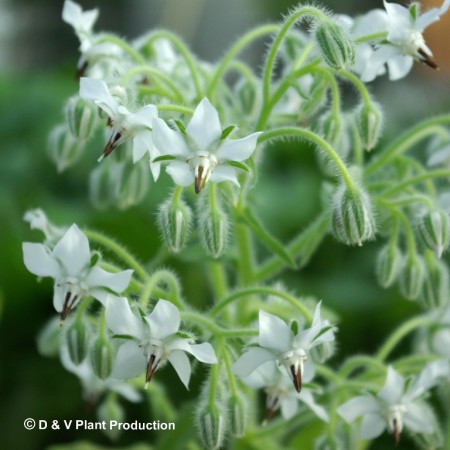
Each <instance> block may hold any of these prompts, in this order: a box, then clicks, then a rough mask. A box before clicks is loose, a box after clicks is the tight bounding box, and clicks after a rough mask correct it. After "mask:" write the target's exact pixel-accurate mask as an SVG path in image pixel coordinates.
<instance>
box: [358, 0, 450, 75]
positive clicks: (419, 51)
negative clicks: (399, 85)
mask: <svg viewBox="0 0 450 450" xmlns="http://www.w3.org/2000/svg"><path fill="white" fill-rule="evenodd" d="M419 6H420V5H419V4H418V3H412V4H411V5H410V7H409V8H405V7H404V6H401V5H398V4H396V3H388V2H386V1H384V7H385V8H386V13H387V19H388V20H387V37H386V39H387V41H388V43H387V44H384V43H383V42H382V43H381V45H380V46H379V48H377V49H376V50H375V51H374V52H373V54H372V55H371V56H370V58H369V59H368V61H367V66H366V67H365V69H364V71H363V72H362V76H361V79H362V80H363V81H372V80H373V79H374V78H375V77H376V76H377V75H379V74H380V70H381V71H382V70H383V67H384V65H385V64H386V65H387V67H388V69H389V79H391V80H398V79H400V78H403V77H405V76H406V75H407V74H408V73H409V71H410V70H411V68H412V65H413V62H414V60H418V61H421V62H423V63H425V64H427V65H428V66H430V67H432V68H434V69H436V68H437V64H436V63H435V62H434V61H433V60H432V59H431V57H432V56H433V54H432V52H431V50H430V49H429V48H428V46H427V45H426V43H425V39H424V37H423V35H422V32H423V31H424V30H425V28H426V27H427V26H428V25H430V24H432V23H433V22H436V21H437V20H439V17H440V16H441V15H442V14H444V13H445V12H446V11H447V9H448V8H449V7H450V0H445V1H444V2H443V4H442V6H441V7H440V8H431V9H429V10H428V11H427V12H425V13H424V14H420V11H419ZM381 31H382V30H381Z"/></svg>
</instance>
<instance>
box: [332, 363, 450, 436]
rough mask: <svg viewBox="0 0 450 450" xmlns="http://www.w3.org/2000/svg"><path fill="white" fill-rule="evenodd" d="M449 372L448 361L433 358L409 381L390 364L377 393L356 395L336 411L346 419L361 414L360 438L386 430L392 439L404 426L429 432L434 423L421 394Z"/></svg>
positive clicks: (421, 431)
mask: <svg viewBox="0 0 450 450" xmlns="http://www.w3.org/2000/svg"><path fill="white" fill-rule="evenodd" d="M448 375H449V364H448V362H447V361H443V360H441V361H435V362H432V363H430V364H428V366H427V367H426V368H425V369H424V370H423V371H422V372H421V373H420V374H419V375H418V376H417V377H415V378H413V379H412V380H411V381H410V382H409V383H407V382H406V381H405V379H404V378H403V377H402V376H401V375H400V374H399V373H398V372H397V371H396V370H395V369H393V368H392V367H391V366H389V367H388V370H387V377H386V382H385V384H384V387H383V389H382V390H381V391H380V393H379V394H378V395H377V396H376V397H374V396H359V397H355V398H352V399H351V400H349V401H348V402H346V403H344V404H343V405H341V406H340V407H339V408H338V410H337V412H338V413H339V415H340V416H341V417H342V418H343V419H344V420H345V421H347V422H353V421H354V420H356V419H357V418H358V417H360V416H363V419H362V422H361V432H360V433H361V439H365V440H368V439H373V438H376V437H377V436H379V435H380V434H381V433H383V431H384V430H386V429H387V430H388V431H389V433H390V434H391V435H392V436H393V439H394V441H395V443H396V444H397V443H398V442H399V440H400V433H401V432H402V430H403V428H404V427H406V428H408V429H410V430H411V431H412V432H415V433H423V434H430V433H432V432H433V429H434V426H433V421H432V418H431V417H430V416H429V414H427V409H426V408H425V406H424V402H420V403H419V401H420V397H421V396H422V395H423V394H424V393H425V392H426V391H428V390H429V389H431V388H432V387H434V386H436V385H437V384H438V383H439V381H440V379H441V378H442V377H447V376H448Z"/></svg>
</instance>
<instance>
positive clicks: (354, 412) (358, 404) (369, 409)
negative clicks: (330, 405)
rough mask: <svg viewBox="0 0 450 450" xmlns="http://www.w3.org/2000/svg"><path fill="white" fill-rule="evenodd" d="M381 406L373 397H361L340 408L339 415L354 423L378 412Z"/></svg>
mask: <svg viewBox="0 0 450 450" xmlns="http://www.w3.org/2000/svg"><path fill="white" fill-rule="evenodd" d="M379 410H380V406H379V404H378V402H377V401H376V400H375V399H374V398H373V397H365V396H359V397H355V398H352V399H351V400H349V401H348V402H345V403H344V404H343V405H341V406H339V408H338V409H337V413H338V414H339V415H340V416H341V417H342V418H343V419H344V420H345V421H346V422H349V423H350V422H353V421H354V420H356V419H357V418H358V417H359V416H364V415H365V414H369V413H370V414H372V413H375V412H378V411H379Z"/></svg>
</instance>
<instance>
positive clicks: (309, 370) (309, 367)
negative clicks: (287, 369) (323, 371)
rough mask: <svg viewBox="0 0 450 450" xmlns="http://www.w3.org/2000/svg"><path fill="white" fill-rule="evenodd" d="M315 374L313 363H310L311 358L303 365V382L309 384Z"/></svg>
mask: <svg viewBox="0 0 450 450" xmlns="http://www.w3.org/2000/svg"><path fill="white" fill-rule="evenodd" d="M315 374H316V368H315V367H314V363H313V362H312V361H311V358H309V359H307V360H306V362H305V364H304V365H303V376H302V378H303V382H304V383H309V382H310V381H311V380H312V379H313V378H314V375H315Z"/></svg>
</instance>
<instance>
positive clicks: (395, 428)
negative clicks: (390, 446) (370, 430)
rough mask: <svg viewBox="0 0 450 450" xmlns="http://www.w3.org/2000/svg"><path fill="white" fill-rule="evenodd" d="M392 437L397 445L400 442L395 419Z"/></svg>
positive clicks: (398, 429)
mask: <svg viewBox="0 0 450 450" xmlns="http://www.w3.org/2000/svg"><path fill="white" fill-rule="evenodd" d="M392 437H393V438H394V444H395V445H396V446H397V445H398V444H399V442H400V428H399V426H398V423H397V420H396V419H394V431H393V432H392Z"/></svg>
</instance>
